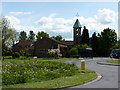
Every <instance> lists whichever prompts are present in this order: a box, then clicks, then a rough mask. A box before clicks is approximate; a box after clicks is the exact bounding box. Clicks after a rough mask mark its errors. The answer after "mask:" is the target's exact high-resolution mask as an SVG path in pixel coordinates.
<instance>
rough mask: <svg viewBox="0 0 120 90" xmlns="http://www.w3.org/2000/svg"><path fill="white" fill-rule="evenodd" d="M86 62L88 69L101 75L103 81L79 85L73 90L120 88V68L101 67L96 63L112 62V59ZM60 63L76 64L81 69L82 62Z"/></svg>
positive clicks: (88, 60) (87, 60)
mask: <svg viewBox="0 0 120 90" xmlns="http://www.w3.org/2000/svg"><path fill="white" fill-rule="evenodd" d="M85 60H86V68H87V69H90V70H94V71H96V72H98V73H99V74H101V75H102V79H100V80H98V81H96V82H93V83H90V84H87V85H79V86H75V87H71V88H118V67H119V66H110V65H100V64H97V63H96V62H105V61H109V60H111V58H98V59H85ZM113 60H115V59H113ZM60 62H64V63H74V64H76V65H77V66H78V67H81V66H80V60H75V61H74V60H73V61H60ZM119 83H120V82H119ZM119 85H120V84H119Z"/></svg>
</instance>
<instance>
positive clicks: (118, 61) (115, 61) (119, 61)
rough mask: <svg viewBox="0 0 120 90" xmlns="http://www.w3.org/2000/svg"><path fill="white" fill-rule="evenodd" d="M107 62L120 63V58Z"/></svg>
mask: <svg viewBox="0 0 120 90" xmlns="http://www.w3.org/2000/svg"><path fill="white" fill-rule="evenodd" d="M107 63H114V64H120V60H112V61H107Z"/></svg>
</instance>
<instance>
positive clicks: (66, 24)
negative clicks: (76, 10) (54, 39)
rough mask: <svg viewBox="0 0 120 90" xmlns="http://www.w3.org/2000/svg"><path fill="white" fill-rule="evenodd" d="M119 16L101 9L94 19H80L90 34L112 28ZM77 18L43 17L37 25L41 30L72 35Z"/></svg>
mask: <svg viewBox="0 0 120 90" xmlns="http://www.w3.org/2000/svg"><path fill="white" fill-rule="evenodd" d="M115 17H117V14H116V12H114V11H112V10H109V9H99V10H98V12H97V14H96V15H93V17H88V18H86V17H84V16H80V17H78V19H79V21H80V23H81V25H82V27H83V26H86V27H87V28H88V30H89V32H101V31H102V30H103V29H104V28H108V27H110V28H112V27H111V25H110V24H111V23H114V22H115V20H116V18H115ZM75 20H76V17H74V18H71V19H65V18H61V17H57V14H55V13H54V14H50V15H49V16H48V17H41V18H40V19H39V20H37V21H36V22H35V23H36V24H38V25H39V26H40V30H43V31H46V32H53V33H72V32H73V24H74V23H75Z"/></svg>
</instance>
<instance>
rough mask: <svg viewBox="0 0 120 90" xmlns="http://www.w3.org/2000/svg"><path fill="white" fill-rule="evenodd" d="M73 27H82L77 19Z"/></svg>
mask: <svg viewBox="0 0 120 90" xmlns="http://www.w3.org/2000/svg"><path fill="white" fill-rule="evenodd" d="M73 27H82V25H81V24H80V22H79V20H78V19H77V20H76V22H75V23H74V26H73Z"/></svg>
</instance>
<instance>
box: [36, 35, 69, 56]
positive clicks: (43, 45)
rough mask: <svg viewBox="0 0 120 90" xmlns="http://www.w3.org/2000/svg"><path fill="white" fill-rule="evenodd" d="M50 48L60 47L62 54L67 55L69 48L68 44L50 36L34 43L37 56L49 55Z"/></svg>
mask: <svg viewBox="0 0 120 90" xmlns="http://www.w3.org/2000/svg"><path fill="white" fill-rule="evenodd" d="M49 49H59V50H60V52H61V54H62V55H65V54H66V51H67V50H68V46H67V45H65V44H64V43H62V42H59V41H57V40H54V39H51V38H48V37H44V38H42V39H41V40H38V41H36V42H35V43H34V55H35V56H37V57H48V56H49V54H48V50H49Z"/></svg>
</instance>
